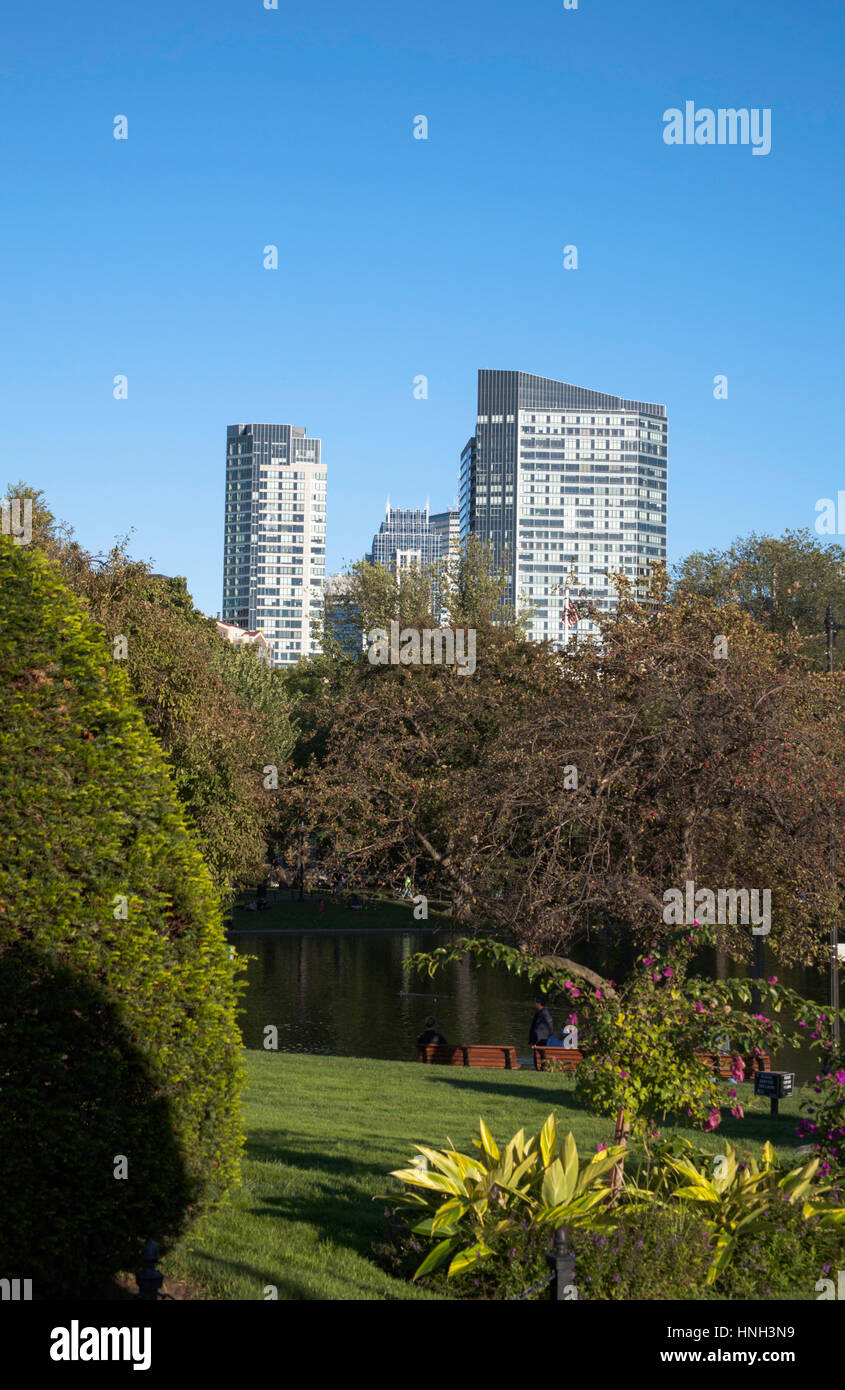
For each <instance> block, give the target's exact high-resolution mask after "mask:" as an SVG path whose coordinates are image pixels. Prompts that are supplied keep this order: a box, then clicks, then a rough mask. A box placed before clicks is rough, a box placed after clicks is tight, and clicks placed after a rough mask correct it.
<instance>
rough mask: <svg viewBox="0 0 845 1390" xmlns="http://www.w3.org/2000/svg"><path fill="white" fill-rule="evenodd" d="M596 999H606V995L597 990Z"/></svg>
mask: <svg viewBox="0 0 845 1390" xmlns="http://www.w3.org/2000/svg"><path fill="white" fill-rule="evenodd" d="M596 998H597V999H603V998H604V995H603V994H602V992H601V990H600V989H597V990H596Z"/></svg>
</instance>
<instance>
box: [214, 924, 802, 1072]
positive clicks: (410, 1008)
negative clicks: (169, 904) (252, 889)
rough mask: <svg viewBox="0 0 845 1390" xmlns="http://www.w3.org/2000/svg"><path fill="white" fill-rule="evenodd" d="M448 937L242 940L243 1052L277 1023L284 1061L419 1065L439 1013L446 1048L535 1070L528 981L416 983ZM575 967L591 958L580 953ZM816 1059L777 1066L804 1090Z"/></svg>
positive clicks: (446, 976) (266, 936)
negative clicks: (419, 1046) (470, 1048)
mask: <svg viewBox="0 0 845 1390" xmlns="http://www.w3.org/2000/svg"><path fill="white" fill-rule="evenodd" d="M239 925H240V923H239ZM448 938H449V933H448V932H447V931H445V930H440V931H439V932H436V933H435V932H432V931H430V930H419V931H389V930H384V929H361V930H350V929H346V930H337V931H330V930H326V931H320V930H315V929H313V928H307V929H306V930H303V931H293V930H291V931H288V932H285V933H269V932H265V931H260V930H258V931H255V932H252V931H249V932H245V933H244V932H238V933H237V934H235V935H233V936H232V938H231V939H232V941H233V943H234V945H235V947H236V949H237V950H238V952H239V953H241V954H245V955H247V956H251V957H253V959H251V960H250V961H249V964H248V969H247V973H246V979H247V982H248V988H247V991H246V995H245V999H244V1011H243V1013H242V1015H241V1028H242V1031H243V1036H244V1042H245V1044H246V1046H247V1047H248V1048H261V1047H263V1044H264V1036H265V1035H264V1028H265V1027H266V1026H267V1025H268V1024H274V1025H275V1026H276V1027H277V1028H278V1030H279V1048H280V1050H281V1051H283V1052H309V1053H324V1054H326V1055H333V1056H341V1057H377V1058H385V1059H388V1060H404V1061H413V1060H415V1059H416V1038H417V1035H418V1034H419V1033H420V1032H422V1030H423V1028H424V1026H425V1022H424V1020H425V1018H426V1015H427V1014H434V1015H435V1017H436V1019H437V1027H438V1029H439V1031H440V1032H441V1033H442V1034H443V1035H444V1037H445V1038H447V1039H448V1041H449V1042H461V1043H503V1044H509V1045H513V1046H515V1047H516V1050H517V1056H518V1057H519V1058H520V1060H522V1061H530V1057H531V1054H530V1050H529V1046H528V1030H529V1027H530V1024H531V1018H532V1016H533V1012H534V1010H533V1005H532V998H533V995H532V990H531V986H530V985H529V984H528V982H527V981H525V980H519V979H514V978H512V977H511V976H510V975H508V974H507V972H506V971H503V970H495V969H493V968H492V967H481V968H479V967H478V966H474V965H472V964H470V962H468V961H462V962H460V963H456V964H453V965H449V966H447V967H446V968H445V969H444V970H442V971H441V972H440V974H439V975H438V977H437V978H436V980H432V981H430V980H427V979H425V978H420V977H419V976H417V975H414V976H411V975H410V974H409V973H408V971H407V970H406V969H405V968H404V967H403V965H402V961H403V958H404V957H406V956H408V955H411V954H412V953H413V952H415V951H424V950H431V949H433V947H434V946H436V945H441V944H443V943H444V942H445V941H446V940H448ZM591 954H592V955H593V959H592V960H591V961H590V963H591V964H595V967H596V968H597V969H601V968H602V967H601V964H600V962H599V961H598V960H597V959H596V956H597V953H596V952H593V953H591ZM579 958H580V959H586V956H585V955H584V953H583V952H580V953H579ZM722 968H723V969H724V968H725V967H724V966H723V967H722ZM727 968H728V970H729V972H730V973H731V974H733V973H742V971H741V969H738V968H737V967H735V966H728V967H727ZM701 969H702V973H705V972H706V971H709V973H716V962H715V958H714V959H711V960H710V962H709V963H708V962H702V967H701ZM765 973H766V974H767V975H770V974H779V977H780V978H781V979H782V980H783V981H784V983H786V984H789V985H790V986H791V987H792V988H793V989H797V990H799V991H800V992H801V993H802V994H805V995H807V996H809V997H811V998H813V999H818V1000H819V1001H826V999H827V978H826V976H825V975H824V973H823V972H821V971H814V972H809V971H805V970H793V971H791V972H790V971H784V970H783V968H782V967H780V968H779V967H778V966H776V965H773V964H772V963H771V962H769V961H767V962H766V964H765ZM553 1016H554V1011H553ZM558 1021H559V1020H558V1019H557V1018H555V1022H556V1023H557V1022H558ZM813 1056H814V1054H809V1053H808V1052H807V1051H806V1050H804V1051H799V1052H795V1053H793V1052H791V1051H784V1052H783V1053H781V1054H779V1056H778V1058H777V1062H776V1065H777V1066H779V1067H780V1068H782V1069H785V1070H794V1071H795V1073H796V1079H797V1081H798V1082H801V1081H804V1080H807V1079H808V1078H809V1077H810V1076H812V1075H815V1070H816V1069H815V1067H814V1062H813Z"/></svg>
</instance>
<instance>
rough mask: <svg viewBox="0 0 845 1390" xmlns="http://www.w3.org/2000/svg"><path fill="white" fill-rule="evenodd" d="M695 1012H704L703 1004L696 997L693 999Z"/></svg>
mask: <svg viewBox="0 0 845 1390" xmlns="http://www.w3.org/2000/svg"><path fill="white" fill-rule="evenodd" d="M695 1012H696V1013H697V1014H703V1013H704V1005H703V1004H702V1002H701V1000H700V999H696V1001H695Z"/></svg>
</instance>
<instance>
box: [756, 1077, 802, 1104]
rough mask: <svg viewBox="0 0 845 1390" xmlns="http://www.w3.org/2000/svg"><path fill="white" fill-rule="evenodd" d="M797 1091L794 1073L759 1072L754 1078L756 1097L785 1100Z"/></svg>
mask: <svg viewBox="0 0 845 1390" xmlns="http://www.w3.org/2000/svg"><path fill="white" fill-rule="evenodd" d="M794 1090H795V1072H794V1071H758V1072H757V1073H756V1074H755V1077H754V1094H755V1096H771V1097H773V1098H774V1099H776V1100H783V1098H784V1096H791V1095H792V1093H793V1091H794Z"/></svg>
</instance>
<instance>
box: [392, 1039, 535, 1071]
mask: <svg viewBox="0 0 845 1390" xmlns="http://www.w3.org/2000/svg"><path fill="white" fill-rule="evenodd" d="M417 1060H418V1061H420V1062H430V1063H432V1064H433V1065H434V1066H437V1067H492V1068H494V1069H499V1070H505V1071H519V1070H520V1065H519V1062H518V1061H517V1060H516V1048H515V1047H487V1046H478V1045H476V1044H475V1043H472V1044H466V1045H464V1044H461V1043H456V1044H454V1045H453V1044H452V1043H429V1044H428V1046H427V1047H420V1048H418V1049H417Z"/></svg>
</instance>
